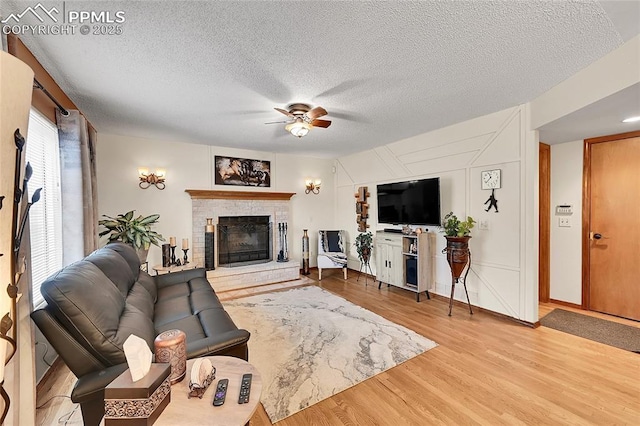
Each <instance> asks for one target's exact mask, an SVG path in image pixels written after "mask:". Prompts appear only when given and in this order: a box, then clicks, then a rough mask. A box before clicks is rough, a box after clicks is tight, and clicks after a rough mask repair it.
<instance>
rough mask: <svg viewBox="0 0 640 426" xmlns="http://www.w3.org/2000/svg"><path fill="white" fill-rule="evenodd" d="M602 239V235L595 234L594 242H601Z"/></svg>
mask: <svg viewBox="0 0 640 426" xmlns="http://www.w3.org/2000/svg"><path fill="white" fill-rule="evenodd" d="M600 238H602V234H593V239H594V240H599V239H600Z"/></svg>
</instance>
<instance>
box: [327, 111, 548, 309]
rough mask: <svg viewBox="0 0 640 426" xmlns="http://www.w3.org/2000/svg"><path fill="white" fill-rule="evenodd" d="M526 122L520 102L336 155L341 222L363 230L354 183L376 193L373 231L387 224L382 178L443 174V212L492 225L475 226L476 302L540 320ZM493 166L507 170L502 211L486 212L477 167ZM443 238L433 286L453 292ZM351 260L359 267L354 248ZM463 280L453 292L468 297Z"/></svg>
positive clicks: (472, 279) (533, 177)
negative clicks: (381, 215) (380, 202)
mask: <svg viewBox="0 0 640 426" xmlns="http://www.w3.org/2000/svg"><path fill="white" fill-rule="evenodd" d="M529 128H530V126H529V113H528V109H527V106H519V107H514V108H509V109H506V110H503V111H499V112H496V113H493V114H489V115H486V116H483V117H479V118H476V119H473V120H469V121H465V122H462V123H458V124H455V125H453V126H449V127H445V128H442V129H439V130H436V131H433V132H429V133H424V134H421V135H417V136H415V137H412V138H409V139H405V140H401V141H397V142H394V143H392V144H389V145H386V146H383V147H379V148H375V149H372V150H368V151H363V152H360V153H357V154H353V155H349V156H346V157H341V158H339V159H338V174H337V185H338V189H337V196H338V200H337V202H336V207H337V209H339V210H340V212H341V214H340V216H339V217H338V218H337V225H338V227H339V228H343V229H346V230H347V231H348V233H349V240H350V241H351V242H352V241H353V240H354V239H355V236H356V235H357V234H358V232H357V225H356V223H355V219H356V214H355V199H354V195H353V194H354V192H355V190H356V188H357V187H359V186H367V187H368V189H369V192H370V193H371V199H370V205H371V206H370V218H369V220H368V223H369V224H370V226H371V229H372V230H373V231H374V232H375V230H377V229H382V228H384V227H389V225H388V224H378V222H377V205H376V185H377V184H379V183H386V182H393V181H402V180H407V179H420V178H425V177H435V176H438V177H440V186H441V188H440V192H441V211H442V214H443V216H444V214H446V213H447V212H449V211H453V212H454V213H455V214H456V215H458V217H464V216H466V215H471V216H472V217H473V218H474V219H476V221H481V220H482V221H487V222H488V224H489V230H479V229H478V228H475V229H474V230H473V232H472V235H473V238H472V239H471V242H470V244H471V250H472V257H473V262H472V268H471V273H470V274H469V278H468V285H467V286H468V289H469V296H470V298H471V303H473V304H475V305H478V306H481V307H483V308H486V309H489V310H492V311H495V312H499V313H503V314H505V315H509V316H512V317H515V318H519V319H522V320H525V321H529V322H535V321H537V320H538V316H537V315H538V312H537V273H536V272H535V271H536V270H537V238H536V237H535V232H534V231H535V229H536V227H535V221H537V214H536V211H537V210H536V209H537V206H536V204H537V201H536V200H537V198H536V194H537V192H536V190H535V188H536V186H537V152H538V150H537V144H538V141H537V134H536V132H531V131H528V130H527V129H529ZM529 145H530V146H529ZM534 148H535V149H534ZM496 168H497V169H501V170H502V188H500V189H498V190H497V191H496V198H497V199H498V207H499V211H500V212H499V213H495V212H494V211H493V210H492V211H491V212H485V211H484V209H485V207H486V206H485V204H484V202H485V201H486V200H487V198H488V197H489V195H490V193H491V192H490V191H486V190H482V189H481V185H480V173H481V171H482V170H490V169H496ZM430 230H436V231H437V229H435V228H434V229H430ZM445 244H446V241H445V239H444V237H443V236H441V234H440V236H439V237H438V238H437V244H436V245H437V247H435V250H434V251H435V253H436V261H435V268H436V271H435V272H436V283H435V292H436V293H438V294H440V295H443V296H447V297H448V296H449V293H450V291H451V275H450V269H449V265H448V264H447V261H446V258H445V256H444V255H443V254H442V253H441V251H442V249H443V248H444V246H445ZM349 266H350V267H351V268H353V269H358V268H359V263H358V260H357V257H356V255H355V252H354V251H353V250H352V251H351V255H350V261H349ZM372 267H375V265H372ZM374 272H375V271H374ZM460 287H461V286H458V289H457V290H459V291H457V292H456V298H457V299H459V300H463V298H464V290H463V289H461V288H460Z"/></svg>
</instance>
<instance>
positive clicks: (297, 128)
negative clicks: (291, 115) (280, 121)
mask: <svg viewBox="0 0 640 426" xmlns="http://www.w3.org/2000/svg"><path fill="white" fill-rule="evenodd" d="M284 129H285V130H286V131H287V132H289V133H291V134H292V135H293V136H295V137H297V138H301V137H303V136H306V135H307V133H309V130H311V125H310V124H309V123H307V122H306V121H303V120H296V121H295V122H293V123H289V124H287V125H286V126H284Z"/></svg>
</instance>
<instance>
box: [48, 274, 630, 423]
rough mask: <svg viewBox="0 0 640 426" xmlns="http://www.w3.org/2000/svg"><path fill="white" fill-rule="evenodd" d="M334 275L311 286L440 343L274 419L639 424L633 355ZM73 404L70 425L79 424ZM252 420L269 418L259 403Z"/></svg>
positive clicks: (66, 380)
mask: <svg viewBox="0 0 640 426" xmlns="http://www.w3.org/2000/svg"><path fill="white" fill-rule="evenodd" d="M341 275H342V274H341V272H340V271H337V272H336V273H328V274H327V275H326V276H325V277H323V279H322V281H321V282H317V281H314V284H317V285H319V286H321V287H323V288H325V289H326V290H329V291H331V292H333V293H335V294H337V295H339V296H342V297H344V298H345V299H348V300H349V301H351V302H353V303H355V304H358V305H360V306H362V307H364V308H366V309H369V310H371V311H373V312H375V313H377V314H379V315H381V316H383V317H385V318H387V319H389V320H391V321H393V322H395V323H398V324H402V325H404V326H406V327H408V328H410V329H412V330H414V331H416V332H417V333H419V334H422V335H424V336H426V337H428V338H430V339H432V340H434V341H436V342H437V343H438V344H439V346H438V347H436V348H435V349H432V350H430V351H428V352H426V353H424V354H422V355H420V356H418V357H415V358H413V359H411V360H409V361H407V362H405V363H403V364H401V365H399V366H397V367H395V368H392V369H391V370H388V371H386V372H384V373H381V374H379V375H377V376H375V377H372V378H370V379H368V380H366V381H364V382H362V383H360V384H358V385H356V386H354V387H352V388H350V389H347V390H346V391H344V392H341V393H339V394H337V395H334V396H332V397H331V398H328V399H326V400H324V401H321V402H320V403H318V404H316V405H313V406H311V407H309V408H307V409H305V410H303V411H301V412H299V413H297V414H295V415H293V416H291V417H289V418H286V419H284V420H282V421H281V422H279V423H278V425H280V426H297V425H390V424H393V425H432V424H433V425H466V424H481V425H518V424H520V425H522V424H526V425H565V424H566V425H592V424H593V425H613V424H616V425H621V424H629V425H640V355H638V354H634V353H632V352H627V351H624V350H621V349H617V348H613V347H610V346H606V345H603V344H600V343H596V342H592V341H589V340H586V339H582V338H580V337H576V336H572V335H569V334H565V333H562V332H559V331H556V330H552V329H549V328H546V327H539V328H537V329H533V328H529V327H526V326H523V325H520V324H517V323H515V322H514V321H511V320H509V319H505V318H502V317H499V316H496V315H493V314H491V313H487V312H483V311H481V310H479V309H475V310H474V311H475V314H474V315H472V316H471V315H469V313H468V311H467V310H466V307H465V306H464V305H455V306H454V311H453V316H452V317H448V316H447V309H448V301H447V300H446V299H444V298H440V297H434V298H432V300H425V299H421V300H422V301H421V302H420V303H416V301H415V295H414V294H413V293H410V292H407V291H404V290H401V289H397V288H394V287H390V288H387V287H386V286H383V287H382V289H381V290H378V286H377V283H374V284H372V282H371V280H369V285H368V286H365V285H364V280H363V278H361V279H360V282H356V275H357V274H356V273H354V272H353V271H349V275H350V278H349V279H348V280H347V281H345V280H343V279H342V276H341ZM311 278H312V279H315V280H317V273H315V274H314V273H313V272H312V275H311ZM276 287H277V286H276ZM274 289H275V288H274ZM264 290H268V289H262V291H264ZM221 296H222V295H221ZM230 296H231V295H229V294H225V295H224V298H226V297H230ZM556 307H558V308H563V309H569V310H571V309H570V308H566V307H563V306H557V305H553V304H542V305H541V306H540V316H543V315H544V314H546V313H547V312H549V311H550V310H552V309H554V308H556ZM579 312H581V313H585V312H584V311H579ZM593 315H594V316H602V317H605V318H608V319H611V317H608V316H606V315H601V314H593ZM614 320H616V321H619V322H624V323H627V324H629V325H632V326H636V327H637V326H640V324H638V323H636V322H633V321H626V320H622V319H614ZM249 350H250V351H251V344H250V343H249ZM274 350H277V349H274ZM60 376H61V377H60V378H59V379H57V380H58V382H59V383H61V384H62V389H63V390H61V391H59V390H57V389H48V390H47V392H43V393H42V395H38V403H39V404H41V403H42V402H44V401H45V400H46V399H47V398H48V396H49V395H51V393H52V392H53V393H55V392H65V390H64V389H65V387H66V389H67V390H66V392H67V394H68V387H69V386H70V385H71V384H72V383H73V381H74V380H73V378H72V377H71V378H70V377H68V376H69V373H68V370H67V372H66V376H65V373H64V369H63V371H62V373H61V375H60ZM55 401H56V402H55V404H50V405H57V406H56V407H55V408H49V409H41V410H38V422H37V423H38V424H39V425H50V424H58V420H59V419H60V417H61V416H65V414H66V413H69V412H71V410H74V405H73V404H71V403H70V402H69V401H68V399H65V400H61V401H60V402H62V404H59V401H58V399H56V400H55ZM79 411H80V410H79V409H77V410H76V411H75V412H74V415H73V416H72V417H71V420H70V422H68V423H67V424H81V417H80V415H79V414H80V413H79ZM212 414H213V413H203V423H202V424H215V423H213V420H214V417H211V415H212ZM63 420H64V419H63ZM251 424H252V425H254V426H263V425H271V422H270V421H269V418H268V417H267V415H266V413H265V411H264V410H263V409H262V407H261V406H260V407H259V409H258V412H257V413H256V414H255V415H254V417H253V418H252V420H251Z"/></svg>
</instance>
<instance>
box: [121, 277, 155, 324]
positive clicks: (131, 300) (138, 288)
mask: <svg viewBox="0 0 640 426" xmlns="http://www.w3.org/2000/svg"><path fill="white" fill-rule="evenodd" d="M126 303H127V305H132V306H134V307H135V308H136V309H138V310H139V311H141V312H142V313H144V314H145V316H146V317H147V319H149V321H151V318H153V310H154V309H153V300H152V299H151V295H150V294H149V292H148V291H147V289H146V288H145V287H144V286H143V285H142V284H140V282H139V281H138V282H136V283H135V284H134V285H133V287H131V290H129V294H128V295H127V299H126Z"/></svg>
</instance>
